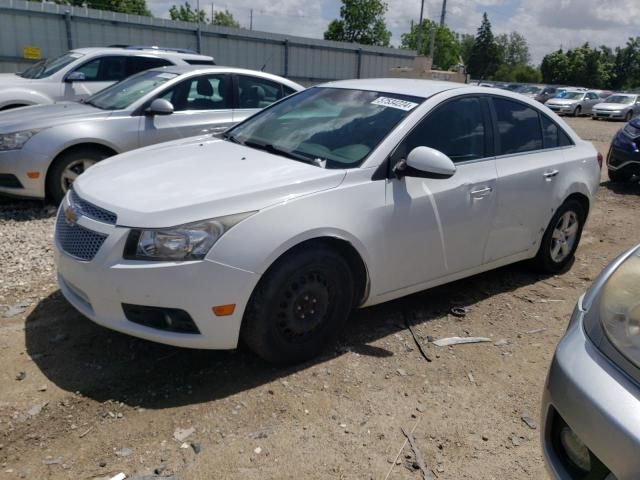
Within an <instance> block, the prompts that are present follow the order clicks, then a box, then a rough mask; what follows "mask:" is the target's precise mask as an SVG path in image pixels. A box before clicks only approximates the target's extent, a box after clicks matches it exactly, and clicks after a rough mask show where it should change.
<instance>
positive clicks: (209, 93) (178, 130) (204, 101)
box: [140, 74, 235, 146]
mask: <svg viewBox="0 0 640 480" xmlns="http://www.w3.org/2000/svg"><path fill="white" fill-rule="evenodd" d="M232 97H233V94H232V86H231V77H230V75H228V74H205V75H198V76H194V77H191V78H188V79H186V80H184V81H182V82H180V83H179V84H177V85H175V86H173V87H171V88H170V89H168V90H166V91H164V92H162V93H160V95H159V97H158V98H163V99H166V100H168V101H170V102H171V104H172V105H173V108H174V113H172V114H171V115H155V116H145V118H144V120H143V128H142V129H141V131H140V145H142V146H145V145H153V144H155V143H160V142H167V141H170V140H176V139H179V138H186V137H193V136H196V135H204V134H215V133H221V132H223V131H224V130H226V129H227V128H229V127H230V126H232V125H233V124H234V123H235V122H234V118H233V114H234V111H233V108H232V106H233V101H232V100H233V99H232Z"/></svg>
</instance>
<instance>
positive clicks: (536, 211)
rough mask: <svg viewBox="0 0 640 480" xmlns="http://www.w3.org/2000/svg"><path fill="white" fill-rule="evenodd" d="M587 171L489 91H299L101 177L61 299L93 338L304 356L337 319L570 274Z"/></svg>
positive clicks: (77, 225)
mask: <svg viewBox="0 0 640 480" xmlns="http://www.w3.org/2000/svg"><path fill="white" fill-rule="evenodd" d="M601 160H602V159H601V157H600V156H599V154H598V153H597V152H596V150H595V149H594V147H593V146H592V145H591V144H590V143H588V142H585V141H583V140H581V139H580V137H578V136H577V135H576V134H575V133H574V132H573V131H572V130H571V129H570V128H569V127H568V126H567V125H566V124H565V123H564V122H563V121H562V120H561V119H560V118H558V117H557V116H556V115H555V114H554V113H552V112H551V111H550V110H549V109H547V108H546V107H544V106H541V105H540V104H538V103H536V102H535V101H533V100H528V99H526V98H524V97H522V96H521V95H518V94H512V93H510V92H507V91H501V90H494V89H487V88H482V87H469V86H465V85H462V84H454V83H446V82H445V83H443V82H431V81H424V80H407V79H394V80H389V79H373V80H348V81H340V82H334V83H329V84H325V85H321V86H318V87H315V88H311V89H308V90H305V91H303V92H301V93H298V94H295V95H292V96H291V97H288V98H287V99H284V100H281V101H280V102H277V103H275V104H273V105H272V106H271V107H268V108H267V109H265V110H263V111H261V112H260V113H258V114H256V115H254V116H253V117H251V118H249V119H248V120H246V121H244V122H242V123H240V124H239V125H237V126H236V127H234V128H232V129H231V130H229V131H227V132H226V133H225V135H224V138H215V137H207V138H204V137H203V138H200V139H197V140H194V139H185V140H180V141H176V142H173V143H170V144H162V145H157V146H153V147H148V148H145V149H140V150H136V151H132V152H129V153H125V154H123V155H118V156H116V157H113V158H111V159H109V160H105V161H103V162H101V163H99V164H97V165H96V166H94V167H93V168H91V169H89V170H88V171H87V172H86V173H84V174H82V175H81V176H80V177H79V178H78V180H77V181H76V182H75V183H74V185H73V189H72V190H71V191H70V192H69V194H68V195H67V196H66V198H65V199H64V200H63V202H62V204H61V207H60V210H59V214H58V218H57V221H56V232H55V252H56V262H57V268H58V280H59V284H60V288H61V290H62V292H63V294H64V295H65V297H66V298H67V299H68V300H69V301H70V302H71V303H72V304H73V305H74V306H75V307H76V308H77V309H78V310H79V311H80V312H82V313H83V314H84V315H85V316H87V317H89V318H91V319H92V320H94V321H95V322H96V323H99V324H101V325H104V326H106V327H108V328H112V329H114V330H118V331H121V332H125V333H128V334H131V335H135V336H138V337H142V338H146V339H149V340H153V341H157V342H163V343H167V344H171V345H177V346H183V347H193V348H211V349H231V348H235V347H236V345H237V343H238V340H239V339H240V337H242V338H243V339H244V340H245V342H246V343H247V344H248V345H249V346H250V347H251V348H252V349H253V350H254V351H255V352H257V353H258V354H259V355H261V356H262V357H263V358H265V359H267V360H269V361H274V362H296V361H301V360H304V359H306V358H309V357H312V356H314V355H316V354H317V353H318V352H319V351H320V350H321V349H322V348H323V347H324V346H325V345H326V344H327V343H328V342H329V341H330V340H332V339H333V338H334V337H335V336H336V335H337V333H338V332H339V331H340V327H341V326H342V325H343V324H344V322H345V321H346V320H347V318H348V316H349V313H350V312H351V310H352V309H353V308H356V307H365V306H369V305H374V304H377V303H381V302H385V301H387V300H391V299H393V298H398V297H402V296H404V295H408V294H410V293H413V292H416V291H419V290H423V289H426V288H430V287H433V286H436V285H440V284H443V283H446V282H450V281H452V280H456V279H459V278H462V277H467V276H469V275H474V274H476V273H479V272H482V271H485V270H489V269H493V268H496V267H499V266H502V265H506V264H509V263H513V262H517V261H521V260H526V259H531V260H533V263H534V264H535V265H536V266H537V267H538V268H539V269H542V270H544V271H547V272H559V271H561V270H562V269H563V268H566V267H567V266H568V264H569V263H570V262H571V260H572V258H573V255H574V252H575V250H576V248H577V246H578V242H579V240H580V235H581V233H582V228H583V226H584V223H585V220H586V218H587V215H588V212H589V210H590V208H591V205H592V202H593V196H594V194H595V192H596V189H597V187H598V184H599V179H600V163H601Z"/></svg>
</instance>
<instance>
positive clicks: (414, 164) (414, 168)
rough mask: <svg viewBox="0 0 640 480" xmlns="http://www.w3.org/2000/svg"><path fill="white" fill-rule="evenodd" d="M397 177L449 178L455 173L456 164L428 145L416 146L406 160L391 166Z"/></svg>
mask: <svg viewBox="0 0 640 480" xmlns="http://www.w3.org/2000/svg"><path fill="white" fill-rule="evenodd" d="M393 171H394V173H395V174H396V176H397V177H398V178H401V177H405V176H406V177H421V178H449V177H451V176H453V174H454V173H456V166H455V164H454V163H453V162H452V161H451V159H450V158H449V157H447V156H446V155H445V154H444V153H442V152H440V151H438V150H436V149H434V148H429V147H416V148H414V149H413V150H411V152H409V155H407V159H406V160H402V161H400V162H398V164H397V165H396V166H395V167H394V168H393Z"/></svg>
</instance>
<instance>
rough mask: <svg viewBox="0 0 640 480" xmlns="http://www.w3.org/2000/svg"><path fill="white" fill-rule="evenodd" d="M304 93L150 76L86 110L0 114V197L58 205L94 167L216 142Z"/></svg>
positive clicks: (179, 73)
mask: <svg viewBox="0 0 640 480" xmlns="http://www.w3.org/2000/svg"><path fill="white" fill-rule="evenodd" d="M303 89H304V87H302V86H301V85H298V84H297V83H294V82H291V81H289V80H286V79H284V78H281V77H278V76H275V75H270V74H268V73H263V72H257V71H252V70H243V69H239V68H230V67H195V66H174V67H164V68H159V69H153V70H147V71H145V72H142V73H139V74H137V75H134V76H132V77H129V78H127V79H125V80H123V81H122V82H120V83H117V84H115V85H113V86H111V87H109V88H107V89H105V90H102V91H101V92H99V93H97V94H95V95H93V96H92V97H90V98H89V99H87V100H86V101H85V102H83V103H73V102H68V103H57V104H53V105H37V106H31V107H24V108H18V109H13V110H8V111H6V112H1V113H0V193H3V194H8V195H13V196H22V197H32V198H44V197H49V198H50V199H51V200H53V201H54V202H56V203H57V202H59V201H60V200H61V199H62V197H63V196H64V194H65V193H66V191H67V190H68V188H69V186H70V185H71V183H72V182H73V180H74V179H75V178H76V177H77V176H78V175H80V174H81V173H82V172H84V170H86V169H87V168H89V167H90V166H91V165H93V164H95V163H96V162H98V161H100V160H102V159H104V158H107V157H110V156H112V155H116V154H118V153H122V152H125V151H128V150H132V149H135V148H139V147H144V146H147V145H151V144H155V143H160V142H166V141H169V140H175V139H179V138H183V137H191V136H195V135H199V134H215V133H220V132H222V131H224V130H226V129H227V128H228V127H230V126H231V125H234V124H235V123H238V122H240V121H242V120H244V119H245V118H247V117H248V116H250V115H252V114H254V113H255V112H257V111H258V110H260V109H262V108H264V107H266V106H267V105H269V104H271V103H273V102H275V101H276V100H279V99H280V98H283V97H285V96H287V95H290V94H292V93H294V92H296V91H300V90H303Z"/></svg>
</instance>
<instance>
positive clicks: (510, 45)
mask: <svg viewBox="0 0 640 480" xmlns="http://www.w3.org/2000/svg"><path fill="white" fill-rule="evenodd" d="M496 43H497V45H498V52H499V56H500V63H501V64H506V65H508V66H509V67H515V66H516V65H528V64H529V62H530V61H531V54H530V53H529V44H528V43H527V39H526V38H524V36H522V35H520V34H519V33H518V32H511V33H509V34H508V35H507V34H506V33H505V34H502V35H498V36H496Z"/></svg>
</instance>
